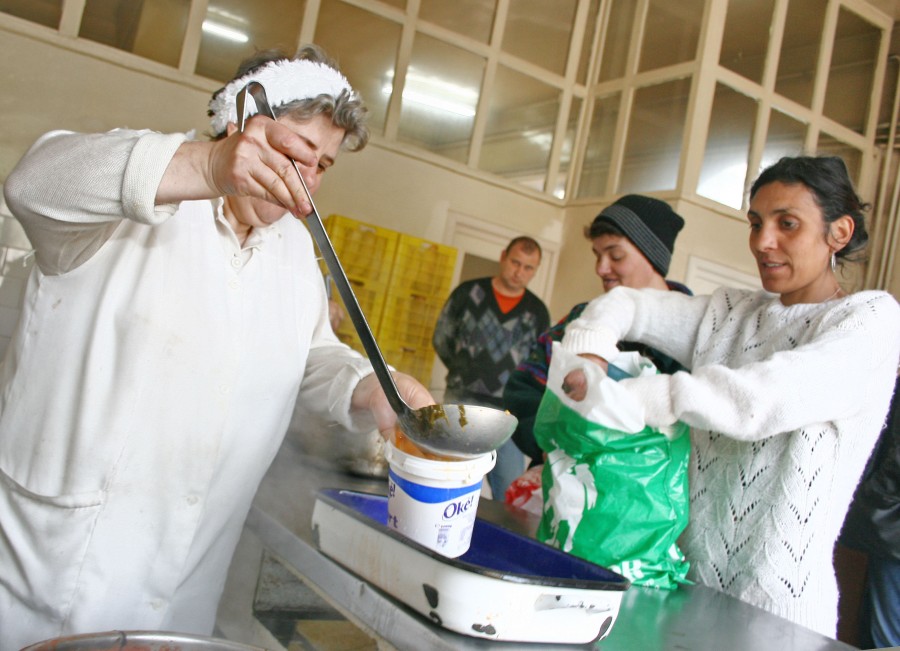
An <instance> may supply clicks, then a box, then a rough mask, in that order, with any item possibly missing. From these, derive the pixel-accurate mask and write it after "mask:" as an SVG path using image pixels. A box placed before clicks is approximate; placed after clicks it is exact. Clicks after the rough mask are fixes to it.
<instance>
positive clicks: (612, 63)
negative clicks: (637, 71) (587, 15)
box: [600, 2, 637, 81]
mask: <svg viewBox="0 0 900 651" xmlns="http://www.w3.org/2000/svg"><path fill="white" fill-rule="evenodd" d="M636 7H637V3H636V2H614V3H613V5H612V7H610V11H609V22H608V23H607V27H606V40H605V41H604V43H603V58H601V59H600V81H609V80H610V79H619V78H621V77H624V76H625V65H626V63H627V62H628V49H629V48H630V46H631V32H632V26H633V24H634V11H635V8H636Z"/></svg>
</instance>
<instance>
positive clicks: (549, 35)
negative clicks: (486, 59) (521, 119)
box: [503, 0, 578, 75]
mask: <svg viewBox="0 0 900 651" xmlns="http://www.w3.org/2000/svg"><path fill="white" fill-rule="evenodd" d="M577 4H578V3H577V1H576V0H553V2H547V0H510V3H509V13H508V14H507V17H506V28H505V29H504V32H503V51H504V52H508V53H509V54H512V55H515V56H517V57H519V58H522V59H524V60H526V61H529V62H531V63H534V64H536V65H539V66H541V67H542V68H546V69H547V70H550V71H551V72H555V73H557V74H560V75H562V74H565V72H566V58H567V57H568V54H569V41H570V40H571V38H572V26H573V23H574V21H575V8H576V6H577Z"/></svg>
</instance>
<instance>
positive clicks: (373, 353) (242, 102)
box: [236, 81, 411, 416]
mask: <svg viewBox="0 0 900 651" xmlns="http://www.w3.org/2000/svg"><path fill="white" fill-rule="evenodd" d="M248 93H249V94H250V95H251V96H252V97H253V101H254V102H256V110H257V111H259V112H260V113H262V114H263V115H265V116H267V117H270V118H272V119H273V120H275V119H276V118H275V114H274V113H273V112H272V108H271V107H270V106H269V100H268V98H267V97H266V89H265V88H263V85H262V84H260V83H259V82H257V81H251V82H250V83H248V84H247V85H246V86H244V87H243V88H242V89H241V90H240V92H238V94H237V98H236V105H237V106H236V108H237V115H238V130H239V131H243V130H244V120H245V107H246V98H247V94H248ZM291 164H292V165H293V166H294V170H296V172H297V177H298V178H299V179H300V183H301V184H302V185H303V190H304V192H306V196H307V198H308V199H309V205H310V206H311V207H312V212H311V213H310V214H309V215H307V217H306V224H307V226H308V227H309V232H310V233H311V234H312V238H313V241H315V243H316V245H317V246H318V247H319V253H321V254H322V258H324V260H325V265H326V266H327V267H328V271H329V272H330V273H331V276H332V279H333V280H334V286H335V287H337V290H338V293H339V294H340V296H341V299H343V301H344V307H346V308H347V314H348V315H349V316H350V321H352V322H353V327H354V328H356V332H357V334H359V339H360V341H361V342H362V345H363V348H364V349H365V351H366V355H368V357H369V362H370V363H371V364H372V368H373V369H374V371H375V376H376V377H377V378H378V381H379V383H380V384H381V388H382V389H384V394H385V396H387V399H388V403H390V405H391V408H392V409H393V410H394V412H396V414H397V415H398V416H402V415H405V414H408V413H409V412H410V411H411V409H410V407H409V405H407V404H406V402H405V401H404V400H403V398H401V397H400V392H399V391H398V390H397V384H396V383H395V382H394V377H393V376H392V375H391V372H390V369H388V365H387V363H386V362H385V361H384V356H383V355H382V354H381V349H380V348H378V344H377V342H376V341H375V335H373V334H372V329H371V328H369V323H368V322H367V321H366V317H365V315H364V314H363V311H362V309H361V308H360V306H359V301H357V300H356V295H355V294H354V293H353V288H352V287H351V286H350V281H349V280H347V274H345V273H344V268H343V267H342V266H341V262H340V260H338V257H337V254H336V253H335V252H334V246H332V244H331V240H330V239H329V238H328V233H326V232H325V227H324V226H323V225H322V218H321V217H320V216H319V211H318V210H316V204H315V203H313V199H312V193H311V192H310V191H309V188H307V187H306V181H304V180H303V175H302V174H301V173H300V168H299V167H297V163H296V161H294V160H293V159H291Z"/></svg>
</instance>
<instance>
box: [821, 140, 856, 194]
mask: <svg viewBox="0 0 900 651" xmlns="http://www.w3.org/2000/svg"><path fill="white" fill-rule="evenodd" d="M816 154H817V155H819V156H840V157H841V158H843V159H844V164H845V165H846V166H847V172H848V173H849V174H850V180H851V181H853V185H854V186H856V185H858V184H859V172H860V169H861V168H862V161H863V153H862V152H861V151H860V150H859V149H857V148H856V147H853V146H851V145H848V144H847V143H845V142H841V141H840V140H837V139H835V138H832V137H831V136H829V135H828V134H826V133H822V134H819V146H818V147H817V148H816Z"/></svg>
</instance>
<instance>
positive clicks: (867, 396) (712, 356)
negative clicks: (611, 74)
mask: <svg viewBox="0 0 900 651" xmlns="http://www.w3.org/2000/svg"><path fill="white" fill-rule="evenodd" d="M865 208H866V205H865V204H864V203H863V202H862V201H860V199H859V197H858V196H857V195H856V192H855V191H854V189H853V186H852V183H851V182H850V179H849V177H848V175H847V171H846V167H845V166H844V164H843V161H841V160H840V159H838V158H833V157H829V158H823V157H798V158H784V159H781V160H780V161H778V162H777V163H775V164H774V165H773V166H771V167H769V168H768V169H766V170H765V171H763V173H762V174H761V175H760V177H759V178H758V179H757V181H756V182H755V183H754V184H753V186H752V188H751V191H750V209H749V211H748V215H747V219H748V221H749V225H750V250H751V252H752V253H753V255H754V257H755V258H756V262H757V268H758V270H759V275H760V279H761V281H762V285H763V288H764V291H756V292H753V291H747V290H737V289H729V288H722V289H719V290H716V291H715V292H714V293H713V294H712V295H711V296H697V297H688V296H684V295H682V294H678V293H676V292H659V291H654V290H632V289H628V288H624V287H623V288H617V289H615V290H613V291H612V292H610V293H609V294H607V295H605V296H603V297H601V298H599V299H596V300H595V301H592V302H591V303H590V304H589V305H588V307H587V308H586V309H585V311H584V313H583V315H582V317H581V318H580V319H579V320H577V321H575V322H574V323H572V324H571V325H570V326H569V328H568V330H567V332H566V336H565V338H564V339H563V346H564V347H565V348H567V349H568V350H570V351H573V352H576V353H579V354H583V355H584V356H586V357H587V358H588V359H590V360H592V361H595V362H597V363H599V364H600V365H601V366H603V365H605V361H604V360H606V359H609V358H611V357H612V356H614V355H615V354H616V342H617V341H620V340H628V341H640V342H644V343H646V344H648V345H651V346H653V347H654V348H657V349H659V350H661V351H663V352H665V353H667V354H669V355H671V356H672V357H673V358H674V359H676V360H678V361H679V362H681V363H682V364H683V365H684V366H686V367H688V368H690V369H692V370H691V372H689V373H688V372H678V373H674V374H673V375H657V376H654V377H649V378H635V379H625V380H622V381H621V384H622V386H624V387H626V388H627V390H628V391H629V392H631V393H633V394H634V396H635V398H636V399H637V400H639V401H640V403H641V404H642V405H643V407H644V414H645V419H646V424H647V425H651V426H656V427H663V426H666V425H671V424H672V423H674V422H676V421H678V420H681V421H683V422H685V423H687V424H688V425H690V426H691V430H692V432H691V445H692V450H691V467H690V497H691V521H690V524H689V525H688V528H687V529H686V530H685V533H684V534H683V535H682V537H681V539H680V540H679V544H680V545H681V548H682V549H683V550H684V553H685V556H686V557H687V558H688V560H689V561H690V563H691V566H692V567H691V574H689V578H693V579H694V580H696V581H698V582H700V583H703V584H705V585H708V586H710V587H713V588H716V589H719V590H721V591H723V592H726V593H728V594H731V595H733V596H735V597H738V598H740V599H743V600H745V601H747V602H750V603H752V604H754V605H757V606H759V607H761V608H764V609H766V610H769V611H771V612H773V613H775V614H777V615H780V616H782V617H785V618H787V619H790V620H792V621H794V622H796V623H799V624H801V625H803V626H807V627H809V628H812V629H814V630H816V631H819V632H820V633H823V634H826V635H829V636H832V637H833V636H834V634H835V631H836V624H837V597H838V595H837V583H836V580H835V574H834V569H833V565H832V552H833V549H834V544H835V541H836V539H837V537H838V534H839V532H840V528H841V524H842V522H843V519H844V515H845V513H846V512H847V507H848V506H849V504H850V500H851V498H852V496H853V491H854V488H855V487H856V484H857V482H858V481H859V477H860V475H861V474H862V472H863V469H864V467H865V464H866V460H867V459H868V457H869V453H870V452H871V450H872V447H873V446H874V444H875V441H876V439H877V437H878V434H879V431H880V430H881V426H882V424H883V422H884V417H885V414H886V413H887V410H888V404H889V402H890V398H891V394H892V391H893V386H894V377H895V375H896V372H897V362H898V357H900V307H898V305H897V301H896V300H894V298H893V297H892V296H891V295H890V294H887V293H885V292H881V291H861V292H857V293H853V294H847V293H846V292H845V291H844V290H843V288H842V287H841V286H840V284H838V279H837V276H836V275H835V269H836V265H837V262H838V261H839V260H846V259H849V258H851V257H853V256H855V255H858V254H859V253H860V252H861V250H862V248H863V246H864V245H865V243H866V241H867V239H868V236H867V234H866V230H865V224H864V222H863V214H862V213H863V210H864V209H865ZM566 382H567V384H568V385H569V387H570V389H571V391H570V395H571V396H572V397H574V398H579V397H580V396H581V395H582V394H583V391H584V375H583V373H582V372H580V371H576V372H574V373H573V374H570V376H569V377H567V378H566Z"/></svg>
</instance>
